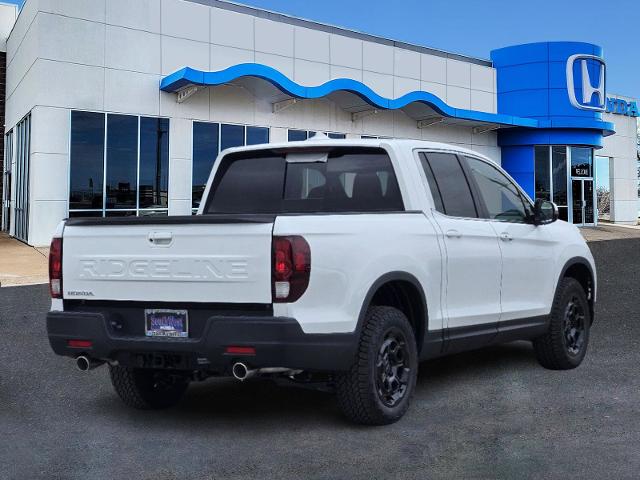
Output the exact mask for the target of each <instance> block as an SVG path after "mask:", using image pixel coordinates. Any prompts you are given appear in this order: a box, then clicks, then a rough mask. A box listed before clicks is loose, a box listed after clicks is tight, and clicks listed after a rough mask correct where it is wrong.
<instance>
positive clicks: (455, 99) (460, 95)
mask: <svg viewBox="0 0 640 480" xmlns="http://www.w3.org/2000/svg"><path fill="white" fill-rule="evenodd" d="M447 103H448V104H449V105H450V106H452V107H455V108H463V109H466V110H468V109H469V108H471V90H469V89H468V88H462V87H454V86H451V85H447Z"/></svg>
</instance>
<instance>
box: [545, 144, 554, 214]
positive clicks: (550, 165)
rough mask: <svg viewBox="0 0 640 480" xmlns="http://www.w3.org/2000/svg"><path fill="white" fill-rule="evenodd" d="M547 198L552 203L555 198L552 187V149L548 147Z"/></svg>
mask: <svg viewBox="0 0 640 480" xmlns="http://www.w3.org/2000/svg"><path fill="white" fill-rule="evenodd" d="M547 148H549V197H550V200H551V201H552V202H553V199H554V198H555V196H554V195H555V188H554V187H553V148H552V147H551V145H549V147H547Z"/></svg>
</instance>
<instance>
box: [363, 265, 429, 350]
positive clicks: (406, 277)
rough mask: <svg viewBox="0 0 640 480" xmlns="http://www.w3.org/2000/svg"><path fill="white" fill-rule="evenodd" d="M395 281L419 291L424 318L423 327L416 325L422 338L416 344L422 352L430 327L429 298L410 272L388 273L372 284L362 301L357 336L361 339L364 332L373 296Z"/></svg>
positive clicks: (417, 339)
mask: <svg viewBox="0 0 640 480" xmlns="http://www.w3.org/2000/svg"><path fill="white" fill-rule="evenodd" d="M393 281H403V282H408V283H410V284H412V285H413V286H414V287H415V288H416V290H417V291H418V294H419V296H420V308H421V310H422V317H423V318H422V325H416V327H417V329H418V332H417V333H418V335H416V336H417V337H418V336H419V337H420V338H416V342H417V344H418V351H421V350H422V346H423V343H424V339H425V338H426V337H427V330H428V325H429V321H428V320H429V311H428V310H427V297H426V295H425V294H424V289H423V288H422V284H421V283H420V281H419V280H418V279H417V278H416V277H415V276H414V275H412V274H411V273H408V272H404V271H394V272H388V273H385V274H384V275H381V276H380V277H378V278H377V279H376V280H375V281H374V282H373V283H372V284H371V286H370V287H369V290H367V294H366V295H365V297H364V300H363V301H362V306H361V307H360V313H359V314H358V323H357V325H356V330H355V332H354V333H355V334H356V335H357V338H360V333H361V332H362V327H363V326H364V321H365V317H366V315H367V310H368V309H369V305H370V304H371V300H372V299H373V296H374V295H375V294H376V292H377V291H378V289H379V288H380V287H381V286H382V285H384V284H385V283H388V282H393Z"/></svg>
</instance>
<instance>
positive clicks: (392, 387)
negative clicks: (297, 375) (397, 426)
mask: <svg viewBox="0 0 640 480" xmlns="http://www.w3.org/2000/svg"><path fill="white" fill-rule="evenodd" d="M417 376H418V351H417V347H416V340H415V336H414V334H413V329H412V328H411V325H410V324H409V321H408V320H407V317H405V315H404V314H403V313H402V312H401V311H399V310H397V309H395V308H392V307H371V308H370V309H369V310H368V311H367V316H366V319H365V323H364V326H363V327H362V333H361V335H360V340H359V344H358V351H357V354H356V358H355V359H354V362H353V365H352V366H351V368H350V369H349V370H348V371H347V372H344V373H340V374H338V375H336V393H337V397H338V405H339V406H340V408H341V410H342V412H343V413H344V415H345V416H346V417H347V418H348V419H350V420H351V421H353V422H355V423H359V424H363V425H387V424H390V423H393V422H395V421H397V420H399V419H400V418H401V417H402V416H403V415H404V414H405V412H406V411H407V409H408V408H409V403H410V400H411V396H412V394H413V391H414V390H415V385H416V378H417ZM389 378H391V380H389Z"/></svg>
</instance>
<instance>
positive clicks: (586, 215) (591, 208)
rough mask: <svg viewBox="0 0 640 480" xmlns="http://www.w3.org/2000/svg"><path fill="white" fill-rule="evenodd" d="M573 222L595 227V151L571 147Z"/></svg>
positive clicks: (588, 148) (587, 148)
mask: <svg viewBox="0 0 640 480" xmlns="http://www.w3.org/2000/svg"><path fill="white" fill-rule="evenodd" d="M569 151H570V156H571V214H572V215H571V221H572V222H573V223H574V224H576V225H595V223H596V209H595V189H594V188H593V149H592V148H590V147H571V148H570V149H569Z"/></svg>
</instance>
